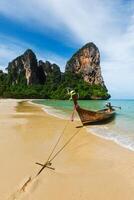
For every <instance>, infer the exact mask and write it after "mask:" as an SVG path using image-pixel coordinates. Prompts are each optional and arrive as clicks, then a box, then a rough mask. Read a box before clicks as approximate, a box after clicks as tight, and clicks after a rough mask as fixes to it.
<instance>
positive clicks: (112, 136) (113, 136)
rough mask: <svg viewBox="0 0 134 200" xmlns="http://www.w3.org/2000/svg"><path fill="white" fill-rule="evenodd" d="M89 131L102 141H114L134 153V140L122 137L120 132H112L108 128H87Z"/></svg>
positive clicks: (125, 136)
mask: <svg viewBox="0 0 134 200" xmlns="http://www.w3.org/2000/svg"><path fill="white" fill-rule="evenodd" d="M86 129H87V131H88V132H90V133H92V134H93V135H96V136H98V137H100V138H102V139H106V140H111V141H114V142H115V143H116V144H118V145H120V146H122V147H124V148H127V149H129V150H131V151H134V140H133V139H132V138H131V137H129V136H127V135H120V134H118V132H116V131H113V130H110V129H109V127H108V126H99V127H98V126H94V127H86Z"/></svg>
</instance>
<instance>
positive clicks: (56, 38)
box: [0, 0, 134, 98]
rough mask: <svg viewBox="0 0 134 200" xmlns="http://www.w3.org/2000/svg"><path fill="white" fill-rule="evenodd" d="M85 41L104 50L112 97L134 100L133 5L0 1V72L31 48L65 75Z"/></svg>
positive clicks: (123, 1) (121, 0)
mask: <svg viewBox="0 0 134 200" xmlns="http://www.w3.org/2000/svg"><path fill="white" fill-rule="evenodd" d="M87 42H94V43H95V44H96V45H97V46H98V48H99V50H100V53H101V67H102V74H103V77H104V81H105V83H106V86H107V88H108V90H109V92H110V94H111V95H112V97H113V98H134V90H133V86H134V0H112V1H111V0H73V1H72V0H29V1H24V0H14V1H11V0H0V68H1V69H4V68H5V67H6V66H7V65H8V62H9V61H11V60H12V59H13V58H15V57H17V56H18V55H20V54H21V53H23V52H24V51H25V50H26V49H27V48H31V49H33V51H34V52H35V53H36V54H37V57H38V59H43V60H50V61H51V62H55V63H57V64H58V65H59V66H60V67H61V70H62V71H64V68H65V63H66V61H67V60H68V59H69V58H70V57H71V56H72V54H73V53H74V52H75V51H76V50H77V49H78V48H80V47H81V46H83V45H84V44H85V43H87Z"/></svg>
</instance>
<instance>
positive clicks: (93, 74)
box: [0, 43, 110, 99]
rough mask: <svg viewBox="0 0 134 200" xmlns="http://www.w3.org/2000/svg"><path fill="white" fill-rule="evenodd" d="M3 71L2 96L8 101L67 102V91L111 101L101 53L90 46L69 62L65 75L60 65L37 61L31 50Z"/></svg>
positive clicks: (82, 49)
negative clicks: (103, 72)
mask: <svg viewBox="0 0 134 200" xmlns="http://www.w3.org/2000/svg"><path fill="white" fill-rule="evenodd" d="M6 69H7V73H4V72H3V71H0V96H1V97H4V98H38V99H39V98H47V99H67V98H68V97H67V88H68V87H69V88H73V89H75V90H76V91H77V92H78V93H79V97H80V99H109V98H110V95H109V94H108V90H107V88H106V86H105V83H104V80H103V77H102V74H101V67H100V53H99V50H98V48H97V47H96V45H95V44H94V43H87V44H86V45H84V46H83V47H82V48H81V49H79V50H78V51H77V52H76V53H75V54H74V55H73V56H72V57H71V59H70V60H68V61H67V63H66V66H65V72H64V73H62V72H61V71H60V67H59V66H58V65H57V64H52V63H50V62H49V61H45V62H44V61H42V60H39V61H38V60H37V58H36V55H35V53H34V52H33V51H32V50H31V49H28V50H26V51H25V52H24V54H23V55H21V56H18V57H17V58H15V59H14V60H13V61H11V62H9V64H8V67H7V68H6Z"/></svg>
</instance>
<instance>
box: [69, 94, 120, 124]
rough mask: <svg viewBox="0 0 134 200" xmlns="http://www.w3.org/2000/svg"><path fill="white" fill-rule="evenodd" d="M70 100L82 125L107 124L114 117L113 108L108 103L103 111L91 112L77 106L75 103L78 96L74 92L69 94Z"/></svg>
mask: <svg viewBox="0 0 134 200" xmlns="http://www.w3.org/2000/svg"><path fill="white" fill-rule="evenodd" d="M71 98H72V99H73V102H74V106H75V109H76V111H77V113H78V115H79V117H80V120H81V122H82V124H83V125H89V124H103V123H108V122H110V121H111V120H113V119H114V117H115V114H116V112H115V109H114V108H113V107H114V106H111V103H108V104H107V105H106V106H107V108H105V109H102V110H98V111H92V110H86V109H83V108H81V107H80V106H79V104H78V102H77V100H78V95H77V94H76V93H75V92H74V91H72V93H71Z"/></svg>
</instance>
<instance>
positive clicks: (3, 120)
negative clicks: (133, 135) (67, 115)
mask: <svg viewBox="0 0 134 200" xmlns="http://www.w3.org/2000/svg"><path fill="white" fill-rule="evenodd" d="M66 123H67V121H66V120H61V119H58V118H56V117H52V116H50V115H48V114H46V113H45V112H44V111H43V110H41V108H40V107H39V106H36V105H32V104H30V103H28V102H23V103H18V101H17V100H2V99H1V100H0V200H7V199H9V200H12V199H21V200H131V199H132V200H133V199H134V152H132V151H130V150H127V149H125V148H122V147H120V146H118V145H117V144H115V143H113V142H111V141H108V140H103V139H101V138H98V137H96V136H94V135H92V134H89V133H87V132H86V129H85V128H82V129H81V130H80V132H79V133H78V135H76V137H75V138H74V139H73V140H72V142H71V143H70V144H69V145H68V146H67V147H66V148H65V150H64V151H63V152H61V154H59V155H58V156H57V157H56V158H55V160H54V161H53V162H52V166H53V167H55V170H54V171H53V170H50V169H45V170H44V171H43V172H42V173H41V174H40V175H39V176H38V177H37V178H36V179H34V180H33V181H31V182H30V183H29V184H27V186H26V188H25V191H24V192H19V189H20V188H21V187H22V186H23V184H24V183H25V181H27V180H28V178H29V177H30V176H32V177H33V176H34V175H35V174H36V173H37V172H38V170H39V169H40V166H38V165H36V164H35V162H41V163H44V162H45V160H46V159H47V157H48V155H49V153H50V152H51V149H52V146H53V145H54V144H55V142H56V141H57V138H58V136H59V135H60V133H61V132H62V130H63V128H64V126H65V124H66ZM78 125H81V124H80V122H69V124H68V127H67V129H66V130H65V135H64V137H63V139H62V141H61V142H60V144H59V147H61V146H62V145H63V144H64V143H65V141H66V140H67V139H68V138H69V137H70V136H71V135H72V134H73V133H74V132H76V131H77V130H78V128H76V126H78Z"/></svg>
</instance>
